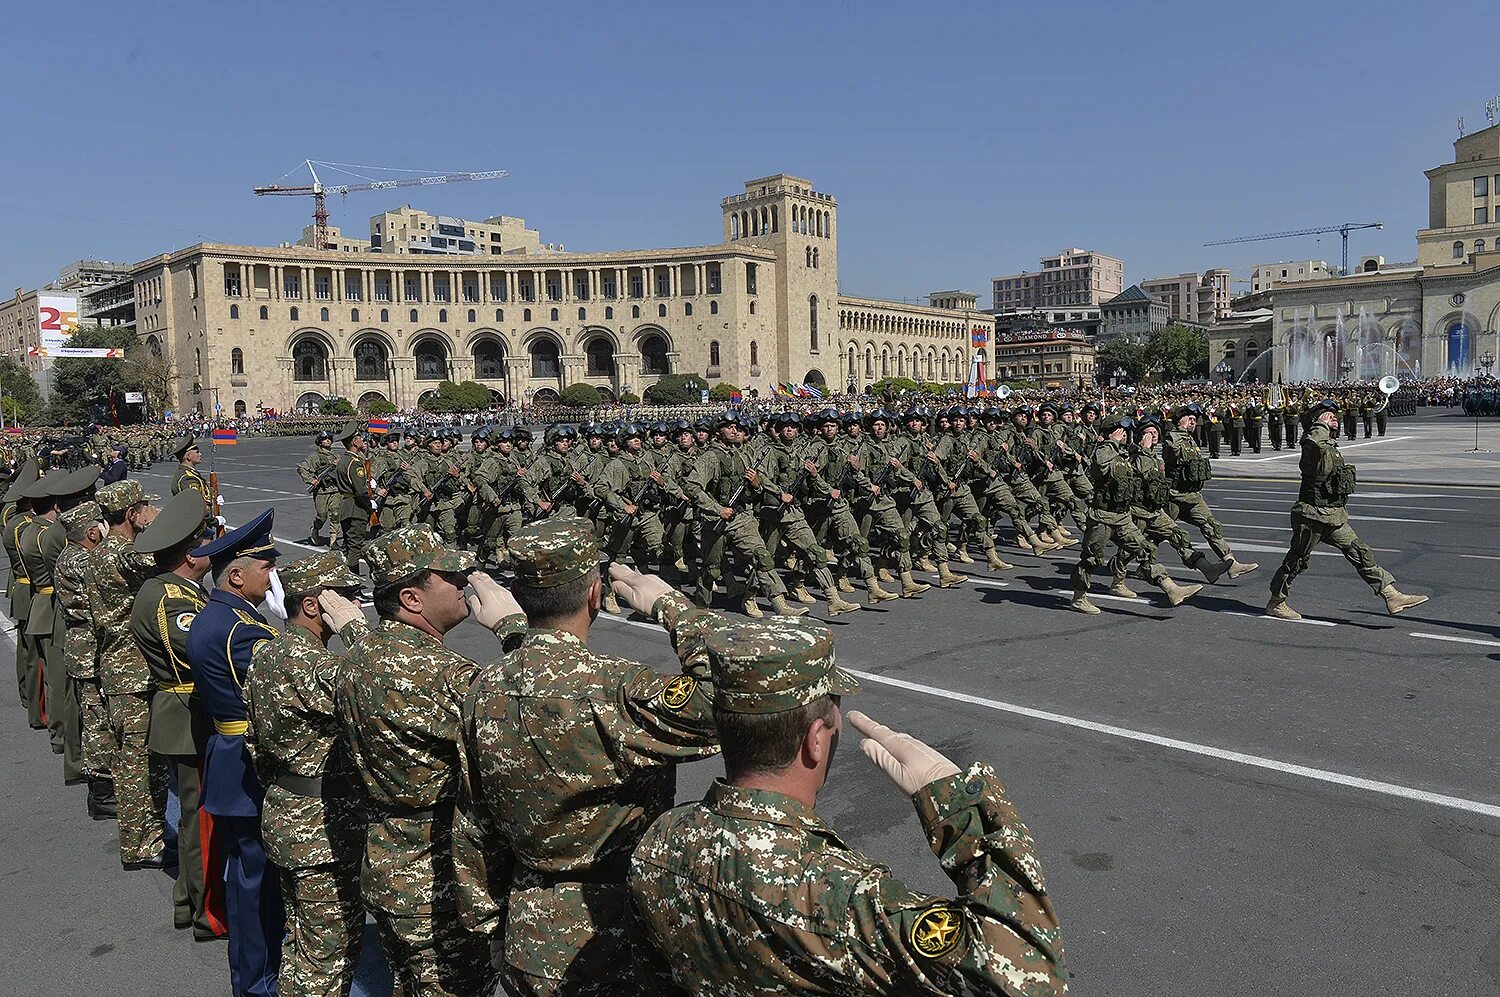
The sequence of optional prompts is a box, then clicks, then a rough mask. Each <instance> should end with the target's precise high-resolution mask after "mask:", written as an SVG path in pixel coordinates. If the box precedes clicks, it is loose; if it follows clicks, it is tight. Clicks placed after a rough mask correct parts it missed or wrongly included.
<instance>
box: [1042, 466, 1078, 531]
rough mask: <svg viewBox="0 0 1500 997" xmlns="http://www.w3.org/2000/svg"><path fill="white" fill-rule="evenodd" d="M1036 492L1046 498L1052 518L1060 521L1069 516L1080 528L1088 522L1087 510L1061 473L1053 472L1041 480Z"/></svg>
mask: <svg viewBox="0 0 1500 997" xmlns="http://www.w3.org/2000/svg"><path fill="white" fill-rule="evenodd" d="M1038 490H1039V491H1040V492H1041V493H1042V494H1043V495H1044V496H1045V497H1046V499H1047V505H1048V507H1049V509H1050V511H1051V513H1052V518H1053V519H1055V520H1061V519H1063V518H1064V517H1065V516H1068V515H1071V516H1072V517H1073V522H1075V523H1077V524H1078V525H1079V526H1080V527H1081V526H1083V524H1084V523H1085V522H1087V520H1088V509H1087V508H1085V506H1084V504H1083V503H1082V502H1081V501H1079V498H1078V496H1077V495H1074V494H1073V489H1071V488H1069V487H1068V483H1067V481H1066V480H1064V478H1063V476H1062V474H1061V472H1057V471H1054V472H1052V473H1050V474H1048V475H1047V476H1046V477H1045V478H1043V479H1042V482H1041V484H1040V486H1039V487H1038Z"/></svg>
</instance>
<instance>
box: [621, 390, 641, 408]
mask: <svg viewBox="0 0 1500 997" xmlns="http://www.w3.org/2000/svg"><path fill="white" fill-rule="evenodd" d="M640 403H641V396H640V395H638V394H636V393H635V392H634V391H626V392H623V393H622V394H621V395H620V404H621V405H639V404H640Z"/></svg>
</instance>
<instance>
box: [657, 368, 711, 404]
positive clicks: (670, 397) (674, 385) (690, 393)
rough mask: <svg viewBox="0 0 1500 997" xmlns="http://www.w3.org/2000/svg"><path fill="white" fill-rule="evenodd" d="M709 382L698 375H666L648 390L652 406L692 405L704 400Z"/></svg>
mask: <svg viewBox="0 0 1500 997" xmlns="http://www.w3.org/2000/svg"><path fill="white" fill-rule="evenodd" d="M707 388H708V382H707V381H705V380H704V379H703V378H701V377H699V376H698V375H697V374H666V375H664V376H663V377H662V379H661V380H659V381H657V382H656V383H655V384H653V385H651V387H649V388H647V389H646V401H647V402H649V403H651V404H652V405H692V404H695V403H697V402H701V401H702V400H703V392H704V391H705V390H707Z"/></svg>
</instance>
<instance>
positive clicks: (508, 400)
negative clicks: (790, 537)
mask: <svg viewBox="0 0 1500 997" xmlns="http://www.w3.org/2000/svg"><path fill="white" fill-rule="evenodd" d="M720 207H721V216H722V239H723V241H722V242H720V243H718V244H715V245H708V246H697V247H688V248H682V249H651V250H639V251H630V252H609V253H564V252H545V251H544V252H540V253H517V254H510V253H507V254H504V255H480V254H475V255H473V256H468V255H447V256H441V255H426V254H419V255H403V256H401V257H400V258H399V259H394V258H393V257H392V255H390V254H383V253H373V252H356V251H350V250H349V249H340V250H317V249H313V248H311V247H306V246H286V247H279V248H262V247H250V246H234V245H221V244H214V243H204V244H200V245H196V246H192V247H189V248H187V249H183V250H180V251H177V252H174V253H169V254H164V255H162V256H159V257H155V258H153V259H150V260H146V261H144V262H142V263H139V264H137V265H136V266H135V267H133V268H132V269H131V281H132V286H133V288H134V299H135V312H136V332H137V335H138V336H139V338H140V339H141V341H142V342H143V343H144V344H145V346H146V347H147V348H148V349H150V350H152V351H153V352H158V353H159V354H160V355H161V356H162V357H163V358H164V359H165V360H166V361H167V364H168V367H169V368H170V369H171V371H172V372H173V376H172V381H171V391H170V396H171V402H170V407H172V408H174V409H177V410H180V411H198V412H208V411H211V410H212V408H213V406H214V405H215V404H218V405H220V406H221V408H222V410H223V411H224V412H225V413H226V414H228V413H240V414H254V413H255V412H256V411H257V410H258V409H261V408H272V409H277V410H280V411H292V410H308V409H313V408H316V407H317V406H318V405H320V404H321V403H322V402H323V401H324V400H325V399H328V398H331V397H339V398H345V399H348V400H349V401H351V402H352V403H354V404H356V405H358V406H365V405H368V404H369V403H370V402H373V401H374V400H376V399H384V400H386V401H388V402H391V403H393V404H395V405H396V406H398V407H400V408H408V407H412V406H415V405H417V404H418V402H419V400H420V399H421V398H422V396H423V395H424V394H426V393H427V392H429V391H435V390H436V389H437V387H438V384H439V383H440V382H441V381H443V380H454V381H466V380H472V381H477V382H479V383H481V384H483V385H485V386H486V387H488V388H489V389H490V391H491V394H492V396H493V397H494V399H495V401H496V403H497V404H501V403H503V404H511V405H520V404H523V403H526V402H531V401H547V400H553V399H555V398H556V397H557V396H558V395H560V393H561V391H562V389H563V388H565V387H567V386H568V385H569V384H573V383H578V382H583V383H588V384H592V385H594V386H596V387H598V388H600V389H601V390H602V391H604V392H605V393H606V394H607V396H609V397H618V396H620V395H621V394H624V393H626V392H627V391H629V392H630V393H633V394H637V395H639V394H641V393H642V392H643V391H644V389H645V388H646V387H648V386H649V385H651V384H653V383H654V382H655V381H656V380H657V379H658V378H660V377H661V376H663V375H664V374H668V373H679V374H681V373H696V374H700V375H702V376H703V377H705V378H706V379H707V380H708V381H709V383H710V384H714V383H720V382H722V383H728V384H732V385H734V386H736V387H742V388H750V389H753V390H757V391H759V392H761V393H762V394H764V393H767V392H769V391H771V390H774V388H775V386H776V385H778V384H782V383H787V382H791V383H809V384H814V385H829V386H832V389H833V390H841V389H843V388H844V387H846V386H847V385H848V384H850V383H853V384H854V385H855V386H856V388H863V387H865V386H866V385H867V384H869V383H870V382H871V381H873V380H878V379H879V376H880V375H869V374H867V373H866V371H870V370H878V369H885V368H886V363H885V362H882V360H881V358H882V357H888V358H890V361H893V362H894V363H896V364H897V365H900V366H903V367H905V368H906V369H913V370H919V371H921V372H922V373H921V375H920V377H921V379H923V380H929V379H930V380H938V381H944V380H961V379H962V378H963V377H964V376H965V374H966V373H967V370H968V363H969V352H968V351H969V343H970V336H971V331H972V328H973V327H974V326H975V325H976V324H984V325H986V326H987V327H989V328H993V322H994V320H993V319H992V318H991V317H990V316H989V315H987V314H985V313H983V312H979V311H975V310H973V309H971V308H961V309H941V308H929V307H924V306H919V305H906V304H902V303H900V302H891V301H878V300H873V299H863V298H854V297H848V296H841V295H840V294H839V293H838V242H837V231H838V221H837V212H838V204H837V201H836V199H834V198H833V197H832V196H831V195H828V194H824V193H822V192H817V191H814V190H813V188H812V184H811V182H809V181H808V180H805V179H803V178H799V177H793V176H790V175H788V174H776V175H774V176H769V177H764V178H760V179H756V180H752V181H749V182H748V183H746V184H745V190H744V193H741V194H735V195H733V196H731V197H727V198H725V199H724V200H723V201H722V202H721V206H720ZM867 359H868V362H866V361H867ZM877 363H879V364H880V366H879V367H877V366H876V364H877ZM929 370H930V371H931V373H930V374H929V373H927V372H928V371H929ZM945 371H946V373H945ZM908 376H912V375H908Z"/></svg>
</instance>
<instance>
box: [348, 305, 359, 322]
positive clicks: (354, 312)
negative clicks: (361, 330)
mask: <svg viewBox="0 0 1500 997" xmlns="http://www.w3.org/2000/svg"><path fill="white" fill-rule="evenodd" d="M349 321H350V322H358V321H359V309H358V308H351V309H349Z"/></svg>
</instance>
